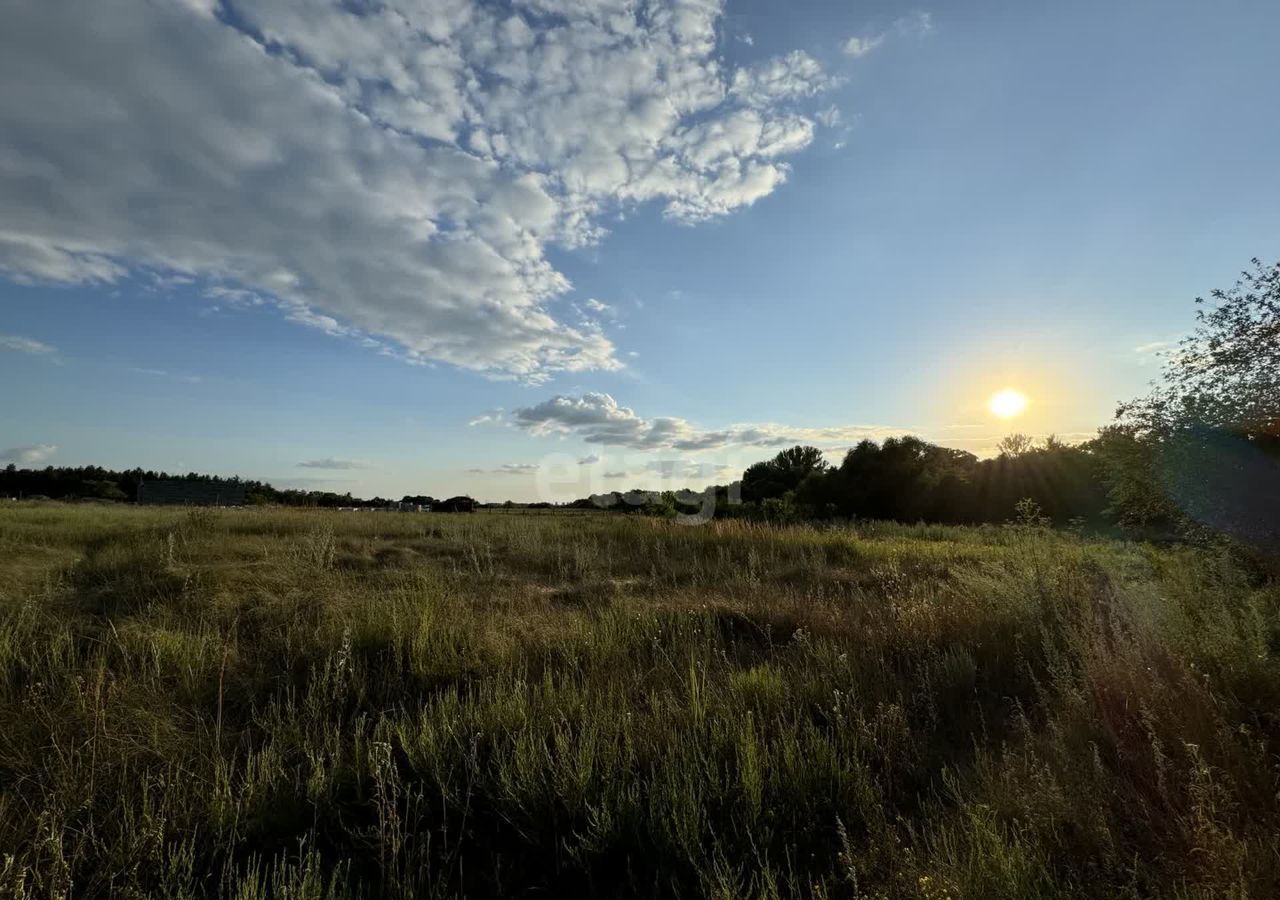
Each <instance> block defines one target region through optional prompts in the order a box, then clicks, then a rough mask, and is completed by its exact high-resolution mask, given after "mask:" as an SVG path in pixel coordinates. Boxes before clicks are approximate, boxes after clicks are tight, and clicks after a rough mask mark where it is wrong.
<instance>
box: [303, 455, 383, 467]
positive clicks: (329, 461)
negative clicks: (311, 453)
mask: <svg viewBox="0 0 1280 900" xmlns="http://www.w3.org/2000/svg"><path fill="white" fill-rule="evenodd" d="M298 468H299V469H368V468H372V467H371V466H370V464H369V463H368V462H367V461H366V460H363V459H342V458H340V457H336V456H326V457H324V458H323V459H308V460H305V461H304V462H300V463H298Z"/></svg>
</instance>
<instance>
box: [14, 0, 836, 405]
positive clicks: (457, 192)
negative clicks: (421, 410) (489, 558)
mask: <svg viewBox="0 0 1280 900" xmlns="http://www.w3.org/2000/svg"><path fill="white" fill-rule="evenodd" d="M218 9H219V3H218V2H217V0H183V2H182V3H176V4H175V3H162V2H150V0H96V2H94V3H90V4H82V3H75V2H72V0H42V2H39V3H29V4H18V5H16V6H14V7H13V8H12V9H9V10H7V11H6V13H5V27H4V28H3V29H0V121H3V122H4V123H5V127H4V129H3V130H2V131H0V271H3V272H6V273H8V275H9V277H11V278H15V279H19V280H25V281H42V282H52V283H66V284H70V283H108V282H114V281H119V280H120V279H122V278H124V277H125V276H126V275H127V274H129V273H130V272H132V271H139V270H142V271H149V272H152V273H163V274H162V277H166V278H168V277H182V278H197V279H199V280H200V281H201V282H203V283H206V284H210V285H213V286H212V287H210V288H209V289H208V290H206V291H205V296H206V297H207V298H208V299H211V300H214V301H216V302H219V303H226V304H227V305H233V306H234V305H240V306H244V305H260V304H262V303H264V302H267V303H273V304H276V305H278V306H279V307H280V308H281V310H282V311H283V313H284V314H285V315H286V316H287V317H288V318H290V319H292V320H294V321H296V322H299V323H301V324H305V325H309V326H312V327H315V328H319V329H321V330H323V331H325V332H327V333H330V334H334V335H337V336H342V337H349V338H354V339H357V340H362V341H366V342H369V343H371V345H372V346H374V347H376V348H378V349H379V352H388V353H390V354H392V355H396V356H398V357H400V358H402V359H405V360H407V361H410V362H426V361H441V362H445V363H449V364H453V365H456V366H460V367H464V368H469V369H475V370H480V371H485V372H489V373H491V374H493V375H495V376H500V377H518V378H522V379H525V380H529V381H541V380H545V379H546V378H548V377H550V375H552V374H554V373H556V372H560V371H582V370H588V369H614V368H618V367H619V366H620V365H621V363H620V362H619V359H618V354H617V352H616V350H615V348H614V345H613V343H612V342H611V341H610V339H609V338H608V337H606V336H605V335H604V334H603V333H602V331H601V330H600V329H599V328H598V327H591V326H590V325H586V326H584V325H582V324H578V323H570V322H565V321H561V320H560V319H558V318H557V317H556V316H555V315H553V314H552V312H551V311H549V306H548V304H549V301H550V300H552V299H553V298H555V297H557V296H558V295H561V294H563V293H565V292H567V291H568V290H570V288H571V285H570V283H569V281H568V279H567V278H566V277H565V276H564V275H563V274H562V273H561V272H560V271H558V270H557V269H556V268H555V267H554V266H553V265H552V264H551V262H550V261H549V260H548V258H547V255H546V250H547V248H548V246H549V245H553V244H558V245H562V246H565V247H575V246H580V245H583V244H588V243H590V242H592V241H595V240H598V239H599V238H600V237H601V236H602V234H603V233H604V232H603V228H602V225H601V222H602V220H603V218H602V217H603V216H604V215H605V214H607V213H609V212H610V211H612V210H617V209H625V208H626V207H628V206H631V205H635V204H643V203H650V202H654V203H658V204H661V205H662V207H663V210H664V213H665V215H666V216H667V217H668V218H670V219H673V220H676V221H680V222H697V221H700V220H702V219H706V218H710V217H714V216H721V215H726V214H728V213H731V212H733V211H734V210H737V209H740V208H742V207H744V206H749V205H750V204H751V203H753V202H754V201H755V200H757V199H759V198H760V197H763V196H765V195H766V194H768V193H770V192H771V191H773V190H775V189H776V188H777V187H778V186H779V185H781V184H782V183H783V182H784V181H785V179H786V175H787V166H786V163H785V162H783V161H782V158H783V157H785V156H788V155H791V154H794V153H796V152H797V151H799V150H801V149H803V148H804V147H805V146H807V145H808V144H809V143H810V142H811V140H812V137H813V121H812V118H811V117H810V114H809V113H807V112H806V111H805V108H804V107H805V105H806V103H807V102H808V100H809V99H810V98H812V97H814V96H815V95H816V94H818V93H820V92H821V91H823V90H825V89H827V88H829V87H830V86H831V85H832V84H833V83H834V82H833V80H832V79H831V78H830V77H829V76H827V75H826V74H825V73H824V72H823V70H822V67H821V66H820V65H819V64H818V62H817V61H816V60H814V59H813V58H812V57H810V56H808V55H807V54H805V53H803V52H800V51H796V52H793V53H790V54H787V55H784V56H779V57H777V58H774V59H770V60H765V61H762V62H760V63H757V64H753V65H751V66H747V67H741V68H737V69H734V68H732V67H730V66H729V65H728V64H727V63H725V62H724V61H723V59H722V58H721V56H720V54H719V52H718V50H719V47H718V39H717V27H718V23H719V20H720V18H721V15H722V12H723V9H722V3H721V2H719V0H654V2H651V3H646V4H644V6H643V8H637V7H636V6H634V5H633V4H631V3H628V2H624V0H591V2H587V0H521V2H516V3H514V4H512V5H509V6H508V5H502V4H486V3H476V2H470V0H434V2H429V3H423V2H418V0H389V2H386V3H381V4H377V5H356V4H348V3H341V2H338V0H331V2H324V3H321V2H316V0H256V2H254V3H242V4H237V6H236V13H237V15H236V17H234V18H230V17H219V16H218V15H217V14H216V13H217V11H218ZM231 22H235V23H237V25H238V26H242V27H243V28H244V30H243V31H241V30H238V27H233V25H232V24H229V23H231ZM392 348H394V349H392Z"/></svg>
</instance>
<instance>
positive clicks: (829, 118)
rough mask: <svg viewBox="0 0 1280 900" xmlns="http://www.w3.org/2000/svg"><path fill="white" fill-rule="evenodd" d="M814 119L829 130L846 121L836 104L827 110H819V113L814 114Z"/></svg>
mask: <svg viewBox="0 0 1280 900" xmlns="http://www.w3.org/2000/svg"><path fill="white" fill-rule="evenodd" d="M814 118H815V119H817V120H818V122H819V123H821V124H822V125H824V126H826V127H827V128H835V127H836V126H838V125H839V124H840V123H841V122H842V121H844V119H843V117H842V116H841V115H840V109H839V108H838V107H837V106H836V105H835V104H832V105H831V106H828V107H827V108H825V109H820V110H818V111H817V113H815V114H814Z"/></svg>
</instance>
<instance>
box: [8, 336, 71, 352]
mask: <svg viewBox="0 0 1280 900" xmlns="http://www.w3.org/2000/svg"><path fill="white" fill-rule="evenodd" d="M0 350H12V351H14V352H15V353H30V354H31V355H33V356H52V355H53V354H56V353H57V352H58V350H57V348H56V347H51V346H50V345H48V344H46V343H44V342H43V341H37V340H35V339H34V338H29V337H22V336H21V335H17V334H0Z"/></svg>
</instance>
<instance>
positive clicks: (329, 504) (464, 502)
mask: <svg viewBox="0 0 1280 900" xmlns="http://www.w3.org/2000/svg"><path fill="white" fill-rule="evenodd" d="M171 479H173V480H180V481H190V482H195V483H200V484H213V485H220V484H225V485H234V486H237V487H241V486H242V487H244V489H245V499H246V501H247V502H248V503H250V504H253V505H255V506H262V505H272V504H274V505H279V506H311V507H323V508H327V509H337V508H341V507H351V508H355V509H382V508H385V507H388V506H394V505H396V504H397V503H407V504H414V505H419V506H430V507H433V508H441V509H446V508H447V509H450V510H453V509H462V508H470V507H474V506H475V505H476V503H475V501H474V500H472V499H471V498H470V497H450V498H448V499H447V500H437V499H436V498H434V497H431V496H428V495H426V494H406V495H405V496H404V497H402V498H401V499H400V500H398V501H397V500H394V499H389V498H386V497H372V498H369V499H364V498H361V497H355V496H352V494H351V492H350V491H347V492H346V493H342V494H338V493H335V492H333V491H303V490H296V489H281V488H276V487H273V486H272V485H271V484H269V483H267V482H265V481H256V480H253V479H246V478H239V477H235V476H232V477H222V476H220V475H204V474H201V473H199V472H188V473H187V474H185V475H182V474H170V473H168V472H157V471H155V470H153V469H141V468H137V469H125V470H123V471H113V470H111V469H104V468H102V467H101V466H46V467H44V468H43V469H19V468H18V467H17V466H16V465H14V464H12V463H10V464H9V465H8V466H6V467H5V468H4V469H0V497H13V498H26V499H48V500H101V501H114V502H131V501H134V500H136V499H137V497H138V486H139V485H140V484H142V483H143V482H147V481H165V480H171Z"/></svg>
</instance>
